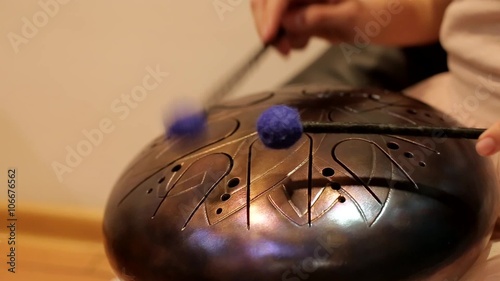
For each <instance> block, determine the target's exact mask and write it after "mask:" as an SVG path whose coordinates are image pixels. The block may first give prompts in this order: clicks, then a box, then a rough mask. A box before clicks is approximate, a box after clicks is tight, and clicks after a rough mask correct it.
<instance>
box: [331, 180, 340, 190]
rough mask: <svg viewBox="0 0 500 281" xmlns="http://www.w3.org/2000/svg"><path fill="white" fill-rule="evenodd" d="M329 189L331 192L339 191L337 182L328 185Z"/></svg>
mask: <svg viewBox="0 0 500 281" xmlns="http://www.w3.org/2000/svg"><path fill="white" fill-rule="evenodd" d="M330 187H331V188H332V189H333V190H340V188H341V186H340V183H338V182H331V183H330Z"/></svg>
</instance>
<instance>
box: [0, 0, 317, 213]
mask: <svg viewBox="0 0 500 281" xmlns="http://www.w3.org/2000/svg"><path fill="white" fill-rule="evenodd" d="M59 1H60V2H61V3H59V2H56V0H40V2H37V1H18V0H0V23H1V24H0V35H1V36H2V37H3V39H2V40H0V77H1V78H0V188H2V186H5V185H6V184H4V183H5V182H6V170H7V168H8V167H15V168H17V169H18V180H19V183H18V187H17V190H18V200H19V204H20V205H22V204H24V203H26V204H27V203H28V202H31V201H37V202H47V203H51V204H52V203H56V204H63V205H85V206H91V207H102V206H103V205H104V204H105V201H106V197H107V195H108V193H109V191H110V189H111V188H112V186H113V184H114V182H115V181H116V180H117V178H118V176H119V175H120V173H121V171H122V170H123V169H124V167H125V166H126V165H127V164H128V162H129V161H130V159H131V158H132V157H133V156H134V155H135V154H136V153H137V152H138V151H139V150H140V149H141V148H142V147H143V146H144V145H145V144H146V143H147V142H149V141H151V140H152V139H153V138H154V137H156V136H158V135H159V134H161V133H162V132H163V126H162V122H161V115H162V111H163V110H164V109H165V108H168V105H169V104H171V103H172V101H173V100H174V99H176V98H179V97H184V96H192V97H197V98H198V99H199V98H200V97H202V96H203V95H204V94H206V92H207V90H208V89H210V88H211V87H213V86H214V84H215V83H216V82H217V81H218V79H221V78H222V77H224V76H225V74H227V73H229V72H230V70H231V69H232V68H233V67H235V66H236V65H238V62H241V61H242V60H244V58H245V57H246V56H248V55H249V54H250V53H251V52H252V50H254V49H255V48H256V47H258V46H259V40H258V38H257V35H256V32H255V30H254V27H253V21H252V18H251V13H250V8H249V4H248V2H249V1H248V0H241V1H238V0H216V1H214V0H196V1H193V0H187V1H179V0H151V1H144V0H127V1H125V0H110V1H98V0H85V1H82V0H65V1H63V0H59ZM62 2H67V3H65V4H62ZM41 3H42V4H41ZM43 3H49V4H50V5H49V6H47V7H45V8H44V7H42V6H44V5H43ZM54 3H55V4H54ZM214 3H219V4H220V3H227V4H231V3H232V4H233V5H235V6H234V7H233V8H232V10H230V11H227V12H225V13H224V14H220V15H219V14H218V13H217V11H216V9H215V7H214ZM45 10H47V11H49V12H50V15H48V16H47V12H46V11H45ZM26 21H28V22H29V23H26ZM32 24H33V26H31V25H32ZM30 27H31V29H30ZM325 46H326V44H324V43H323V42H313V44H312V46H310V48H309V49H308V51H307V52H305V53H296V54H294V55H293V56H292V57H291V58H290V59H288V60H285V59H283V58H281V57H279V56H278V55H277V54H276V53H274V52H273V53H272V54H270V55H269V56H267V57H266V58H265V60H264V61H263V62H262V63H261V64H260V65H259V67H258V69H256V71H255V72H254V73H253V74H252V75H251V76H250V77H249V79H247V80H246V82H245V83H244V85H243V86H242V87H240V88H239V89H238V90H237V92H236V94H237V95H243V94H250V93H252V92H256V91H260V90H266V89H272V88H274V87H277V86H278V85H279V84H280V83H282V82H283V81H285V80H286V79H287V78H288V77H290V76H291V75H292V74H294V73H295V72H297V71H298V70H299V69H300V68H301V67H302V66H304V65H306V64H307V63H308V61H310V60H311V59H312V58H314V57H315V56H316V55H317V54H318V53H319V52H320V51H321V50H322V49H324V48H325ZM157 67H158V68H159V69H160V71H161V72H165V73H169V75H168V77H163V78H161V77H160V78H161V79H162V81H160V83H158V85H156V86H155V85H153V84H154V81H149V84H151V87H150V90H148V91H147V94H146V96H145V98H144V100H142V101H141V102H139V103H137V104H134V106H135V108H130V107H128V106H127V108H129V109H130V112H129V114H128V115H127V114H125V109H126V108H125V107H124V106H125V105H124V103H122V102H121V101H120V98H121V96H122V95H130V93H131V91H132V90H133V89H134V88H135V87H136V86H141V85H142V84H143V78H144V77H146V76H147V75H148V70H147V68H151V69H155V68H157ZM112 105H114V106H115V109H112V108H111V106H112ZM118 107H120V108H118ZM119 110H122V111H119ZM103 120H104V121H103ZM101 122H108V123H109V124H107V125H109V126H111V127H112V128H114V129H113V130H112V132H110V133H105V134H103V138H102V142H101V143H98V144H97V145H93V146H92V147H91V151H90V152H89V154H88V155H87V156H85V157H83V158H82V159H81V162H80V163H75V165H74V166H75V167H74V168H72V167H69V168H71V172H66V173H64V174H62V175H61V180H62V181H60V180H59V179H58V176H57V173H55V172H54V169H53V167H52V165H53V163H55V162H58V163H61V165H67V163H66V159H65V158H66V157H67V155H68V151H67V147H70V148H71V149H76V146H77V145H78V144H79V143H82V141H84V140H86V137H85V136H84V135H83V133H82V131H83V130H87V131H92V130H95V129H98V128H99V124H100V123H101ZM73 160H75V159H73ZM3 188H4V189H6V187H3ZM4 193H6V192H3V191H1V190H0V194H1V195H0V196H1V197H0V198H4V197H5V195H6V194H4ZM2 200H3V199H2ZM23 202H24V203H23ZM20 205H19V206H20Z"/></svg>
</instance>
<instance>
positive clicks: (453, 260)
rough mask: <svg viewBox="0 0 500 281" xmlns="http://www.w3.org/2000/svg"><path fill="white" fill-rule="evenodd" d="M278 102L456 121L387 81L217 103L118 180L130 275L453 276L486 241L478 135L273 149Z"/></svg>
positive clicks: (375, 118) (121, 261)
mask: <svg viewBox="0 0 500 281" xmlns="http://www.w3.org/2000/svg"><path fill="white" fill-rule="evenodd" d="M436 94H438V93H436ZM276 104H284V105H287V106H290V107H293V108H296V109H297V110H298V112H299V113H300V117H301V119H302V120H304V121H320V122H332V121H335V122H359V123H363V122H369V123H383V124H401V125H425V126H437V127H443V126H454V125H456V123H455V122H453V121H452V120H451V118H450V117H448V116H446V115H444V114H443V113H441V112H439V111H437V110H435V109H433V108H431V107H430V106H428V105H425V104H423V103H421V102H419V101H416V100H413V99H411V98H409V97H406V96H404V95H402V94H400V93H390V92H385V91H379V90H359V89H336V88H328V87H320V86H307V87H289V88H284V89H282V90H278V91H274V92H266V93H261V94H258V95H253V96H248V97H245V98H242V99H237V100H233V101H229V102H225V103H222V104H219V105H217V106H214V107H212V108H211V110H210V111H209V112H208V113H207V125H206V129H205V130H204V131H203V132H202V133H200V134H197V135H189V136H181V137H172V136H171V137H165V136H161V137H158V138H157V139H156V140H154V141H153V142H152V143H151V144H149V145H148V146H147V147H146V148H145V149H144V150H143V151H142V152H141V153H140V154H139V155H138V156H137V158H136V159H135V160H134V161H133V162H132V163H131V164H130V165H129V167H128V168H127V169H126V170H125V172H124V173H123V175H122V176H121V178H120V179H119V180H118V182H117V184H116V186H115V187H114V189H113V191H112V193H111V196H110V198H109V201H108V204H107V207H106V211H105V217H104V226H103V227H104V236H105V246H106V250H107V253H108V256H109V259H110V262H111V264H112V266H113V268H114V269H115V271H116V273H117V274H118V275H119V277H120V278H121V279H122V280H124V281H132V280H134V281H160V280H162V281H163V280H169V281H189V280H193V281H194V280H197V281H205V280H206V281H208V280H211V281H236V280H237V281H247V280H259V281H275V280H284V281H287V280H288V281H299V280H309V281H326V280H332V281H333V280H334V281H365V280H369V281H396V280H397V281H401V280H412V281H413V280H426V281H428V280H429V281H430V280H432V281H444V280H448V281H449V280H458V279H459V278H460V277H461V276H463V275H464V274H465V273H466V272H467V271H468V270H469V269H470V267H471V266H472V264H473V263H474V262H475V261H476V260H477V259H478V256H479V255H480V254H481V253H482V252H484V251H485V249H486V246H487V242H488V240H489V239H490V236H491V233H492V230H493V225H494V222H495V219H496V214H497V211H498V208H499V202H498V197H499V194H498V191H497V188H498V187H497V186H496V184H497V183H496V178H495V174H494V172H493V167H492V165H491V163H489V161H488V160H486V159H484V158H481V157H480V156H478V155H477V154H476V152H475V150H474V141H472V140H466V139H452V138H446V137H443V136H442V135H440V134H442V132H440V131H439V130H436V137H416V136H411V137H409V136H398V135H374V134H370V135H363V134H349V133H341V134H307V133H305V134H303V135H302V136H301V138H300V139H299V141H297V142H296V143H295V144H293V145H292V146H291V147H289V148H286V149H270V148H267V147H266V146H265V145H264V144H263V143H262V142H261V141H260V139H259V136H258V135H257V133H256V121H257V119H258V118H259V116H260V114H261V113H262V112H264V111H265V110H266V109H268V108H269V107H270V106H273V105H276Z"/></svg>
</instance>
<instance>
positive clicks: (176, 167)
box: [172, 164, 182, 172]
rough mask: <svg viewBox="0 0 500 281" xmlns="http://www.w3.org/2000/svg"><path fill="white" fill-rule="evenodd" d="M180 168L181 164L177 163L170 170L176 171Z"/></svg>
mask: <svg viewBox="0 0 500 281" xmlns="http://www.w3.org/2000/svg"><path fill="white" fill-rule="evenodd" d="M181 168H182V165H181V164H177V165H175V166H174V167H173V168H172V172H177V171H179V170H180V169H181Z"/></svg>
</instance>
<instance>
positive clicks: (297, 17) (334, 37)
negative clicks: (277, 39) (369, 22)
mask: <svg viewBox="0 0 500 281" xmlns="http://www.w3.org/2000/svg"><path fill="white" fill-rule="evenodd" d="M360 12H362V4H360V3H359V2H358V1H345V2H341V3H339V4H331V3H327V4H311V5H307V6H302V7H300V8H298V9H295V10H292V11H290V12H288V13H286V14H285V15H284V16H283V20H282V24H283V27H284V28H285V29H286V31H287V32H288V33H291V34H298V35H303V36H319V37H323V38H325V39H327V40H329V41H338V40H349V41H350V40H351V39H352V38H351V37H352V34H354V30H353V28H354V27H355V26H356V23H357V19H358V18H359V13H360Z"/></svg>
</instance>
